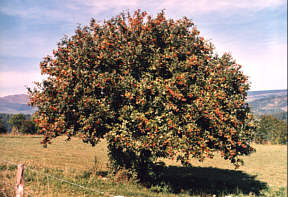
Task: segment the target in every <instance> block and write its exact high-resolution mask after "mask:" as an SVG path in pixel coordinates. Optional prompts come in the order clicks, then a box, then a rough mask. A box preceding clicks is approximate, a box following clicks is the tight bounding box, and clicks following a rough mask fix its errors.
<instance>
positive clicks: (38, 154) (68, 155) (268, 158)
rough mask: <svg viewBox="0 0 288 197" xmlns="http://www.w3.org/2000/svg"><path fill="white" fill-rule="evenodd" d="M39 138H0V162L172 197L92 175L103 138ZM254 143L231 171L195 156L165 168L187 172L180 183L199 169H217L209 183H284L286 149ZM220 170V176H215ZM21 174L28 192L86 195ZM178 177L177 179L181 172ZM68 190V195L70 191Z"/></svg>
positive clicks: (103, 160)
mask: <svg viewBox="0 0 288 197" xmlns="http://www.w3.org/2000/svg"><path fill="white" fill-rule="evenodd" d="M40 141H41V136H15V137H13V136H0V146H1V149H0V164H1V163H2V164H3V161H4V160H8V161H12V162H14V163H17V164H18V163H25V164H26V166H33V167H34V169H36V170H38V171H41V172H48V173H52V174H53V175H55V176H58V175H59V177H62V176H63V177H65V178H66V179H68V180H70V181H72V182H78V183H81V184H82V185H86V186H87V187H93V188H98V189H100V190H102V191H109V192H110V193H113V194H115V193H121V194H122V195H124V194H125V196H176V195H175V194H173V193H169V192H168V190H167V191H165V188H164V191H163V188H159V187H156V188H154V191H157V190H160V191H162V193H153V192H152V190H147V189H146V188H143V187H141V186H139V185H137V184H129V183H127V184H123V183H120V184H117V183H111V182H107V181H106V182H105V181H104V180H103V179H97V178H96V179H95V176H90V174H89V173H88V174H87V172H89V170H90V171H91V169H93V170H95V171H105V170H107V168H106V164H107V162H108V157H107V150H106V143H105V141H103V142H101V143H99V144H98V145H96V147H91V145H89V144H84V143H82V141H81V140H80V139H77V138H72V140H71V141H70V142H65V137H58V138H57V139H55V140H54V141H53V143H52V144H51V145H48V148H43V147H42V145H41V144H40ZM254 147H255V148H256V150H257V152H256V153H254V154H252V155H251V156H248V157H244V161H245V166H242V167H240V169H238V170H237V171H234V166H233V165H232V164H230V163H229V161H225V160H223V159H222V158H220V157H218V156H215V158H214V159H213V160H211V159H207V160H205V161H204V162H203V163H201V162H198V161H196V160H195V161H193V165H194V166H195V168H194V169H192V170H191V171H189V170H188V169H182V168H177V167H171V169H170V172H171V173H172V177H173V173H179V172H180V174H181V173H185V172H187V173H190V174H192V176H190V175H189V176H187V177H182V179H180V180H182V181H186V179H187V178H188V181H189V180H190V179H191V177H192V178H195V177H193V176H198V175H199V177H200V178H199V177H198V179H196V180H202V179H203V177H201V176H202V175H200V174H199V173H202V174H203V176H218V175H219V173H220V177H216V178H218V179H213V178H212V179H211V178H209V180H210V181H211V182H210V183H213V182H214V181H219V180H220V181H221V180H222V179H223V177H227V176H228V178H230V179H232V181H233V180H235V181H236V182H237V181H238V182H239V181H240V182H241V181H242V183H241V184H243V183H244V184H245V181H244V182H243V179H245V178H247V177H248V176H251V177H253V176H256V178H255V180H257V181H259V182H260V183H267V184H268V186H269V187H271V188H274V187H275V188H280V187H287V185H286V184H287V147H286V146H284V145H254ZM165 162H166V164H167V165H170V166H180V164H179V163H177V162H175V161H170V160H166V161H165ZM4 163H5V162H4ZM5 165H6V164H5ZM2 166H3V165H2ZM0 167H1V166H0ZM15 167H16V166H13V165H7V167H6V169H4V170H3V169H2V170H1V169H0V180H1V179H2V183H4V182H5V183H6V184H12V185H13V184H14V181H15V177H13V176H14V175H13V173H14V171H15V169H14V171H13V168H15ZM197 167H201V168H197ZM9 168H10V169H9ZM201 169H202V170H201ZM238 172H239V173H238ZM197 173H198V175H197ZM205 173H206V174H205ZM221 173H222V174H223V177H221ZM79 175H80V176H79ZM238 175H239V176H240V178H239V179H238V178H237V176H238ZM26 177H27V180H28V181H27V182H28V183H29V184H26V189H25V190H26V191H28V192H29V191H31V192H32V194H33V196H89V195H91V193H89V192H85V191H83V190H77V188H75V187H69V186H68V185H65V184H64V185H63V184H62V183H61V182H60V183H58V182H56V181H54V182H52V181H51V180H50V179H47V177H43V176H39V175H35V174H33V172H31V171H30V172H29V171H28V170H27V171H26ZM179 177H180V178H181V175H180V176H179ZM179 177H178V178H179ZM30 179H31V180H30ZM203 180H204V182H206V181H207V180H206V179H203ZM29 181H30V182H29ZM108 181H110V180H108ZM257 181H254V178H253V180H252V182H251V183H253V184H254V183H256V182H257ZM0 182H1V181H0ZM176 182H177V181H176ZM44 183H45V184H44ZM210 183H208V184H210ZM205 184H207V183H205ZM220 184H221V183H220ZM241 184H240V185H241ZM186 186H187V185H185V184H184V185H183V188H184V190H185V187H186ZM235 186H236V187H238V185H235ZM242 186H243V185H242ZM205 187H206V186H205ZM248 187H249V186H248ZM8 188H9V187H8ZM5 189H6V190H7V187H5V186H4V185H3V184H2V185H1V184H0V196H1V191H2V194H3V193H4V194H5V192H6V193H8V194H11V195H13V190H12V191H5ZM152 189H153V188H152ZM236 189H237V188H236ZM244 189H245V188H244ZM8 190H9V189H8ZM182 190H183V189H181V191H182ZM243 191H244V190H243ZM9 192H10V193H9ZM71 192H72V193H73V195H71ZM165 192H166V193H165ZM167 192H168V193H167ZM187 192H188V193H187ZM187 192H186V194H185V192H184V193H183V194H181V193H178V194H177V196H191V194H190V195H189V191H188V190H187ZM7 196H9V195H7ZM92 196H93V195H92ZM101 196H102V195H101ZM104 196H105V195H104ZM197 196H198V195H197ZM233 196H234V195H233ZM276 196H277V195H276Z"/></svg>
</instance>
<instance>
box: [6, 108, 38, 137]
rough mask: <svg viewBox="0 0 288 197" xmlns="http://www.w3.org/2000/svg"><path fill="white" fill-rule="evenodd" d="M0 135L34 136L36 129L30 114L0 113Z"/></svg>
mask: <svg viewBox="0 0 288 197" xmlns="http://www.w3.org/2000/svg"><path fill="white" fill-rule="evenodd" d="M0 133H13V134H16V133H22V134H36V133H37V128H36V126H35V124H34V122H33V121H32V116H31V114H21V113H20V114H6V113H0Z"/></svg>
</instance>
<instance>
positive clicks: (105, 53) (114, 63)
mask: <svg viewBox="0 0 288 197" xmlns="http://www.w3.org/2000/svg"><path fill="white" fill-rule="evenodd" d="M213 50H214V48H213V45H212V44H211V43H209V42H207V41H206V40H205V39H204V38H203V37H201V36H200V35H199V31H198V30H197V27H196V26H195V25H194V24H193V23H192V22H191V21H190V20H189V19H187V18H183V19H181V20H172V19H169V20H168V19H166V18H165V14H164V12H161V13H159V14H158V15H157V17H155V18H152V17H151V16H149V15H147V13H146V12H141V11H139V10H138V11H136V12H135V13H134V14H133V15H130V14H129V13H121V14H120V15H119V16H117V17H115V18H112V19H110V20H108V21H104V22H103V23H102V24H98V23H97V22H96V21H95V20H94V19H92V20H91V23H90V25H89V26H84V27H78V28H77V29H76V31H75V35H73V36H71V37H66V38H64V39H63V40H62V41H61V42H60V43H59V44H58V49H57V50H54V51H53V55H54V56H53V57H51V56H47V57H45V58H44V60H43V61H42V62H41V64H40V67H41V72H42V74H45V75H47V76H48V77H47V79H45V80H44V81H43V82H42V83H37V85H38V88H35V89H33V90H32V89H29V92H30V103H31V105H33V106H37V107H38V111H37V112H36V113H35V115H34V117H36V118H35V119H34V120H35V122H36V124H37V126H38V127H39V128H40V129H41V132H42V133H43V134H44V135H45V137H44V139H43V143H44V144H46V143H49V142H50V140H51V139H52V138H55V137H57V136H59V135H67V136H68V138H70V137H71V136H75V135H77V136H80V137H81V138H82V140H83V142H86V143H91V144H92V145H95V144H96V143H97V142H98V141H99V140H100V139H102V138H106V140H107V141H108V149H109V154H110V159H111V163H112V166H113V168H114V169H115V170H118V169H122V168H126V169H136V171H137V169H141V170H142V171H145V168H149V165H150V164H153V163H154V162H155V161H156V159H157V158H170V159H178V160H180V161H181V162H182V163H183V164H187V165H189V163H190V159H191V158H192V157H193V158H197V159H199V160H203V159H204V158H206V157H209V158H213V155H214V153H215V152H216V151H218V152H220V153H221V155H222V156H223V158H224V159H229V160H230V161H231V162H232V163H234V164H235V165H236V166H238V165H239V164H241V163H242V160H241V159H240V158H239V156H241V155H248V154H249V153H251V152H252V151H253V150H254V149H253V148H252V147H251V146H250V142H251V140H252V139H253V131H254V130H255V125H254V121H253V117H252V115H251V113H250V110H249V107H248V105H247V103H246V102H245V99H246V96H247V90H248V88H249V84H248V82H247V77H246V76H245V75H243V73H242V71H241V67H240V65H238V64H236V63H235V61H234V60H233V59H232V57H231V56H230V55H229V54H224V55H223V56H221V57H219V56H218V55H216V54H215V53H214V52H213Z"/></svg>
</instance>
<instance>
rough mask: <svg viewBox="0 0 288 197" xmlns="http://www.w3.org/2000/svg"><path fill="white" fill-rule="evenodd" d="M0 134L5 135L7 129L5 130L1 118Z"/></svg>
mask: <svg viewBox="0 0 288 197" xmlns="http://www.w3.org/2000/svg"><path fill="white" fill-rule="evenodd" d="M0 133H7V129H6V128H5V126H4V124H3V122H2V119H1V118H0Z"/></svg>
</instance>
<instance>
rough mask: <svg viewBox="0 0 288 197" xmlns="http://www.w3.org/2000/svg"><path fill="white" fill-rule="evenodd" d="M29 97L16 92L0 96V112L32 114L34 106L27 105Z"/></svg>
mask: <svg viewBox="0 0 288 197" xmlns="http://www.w3.org/2000/svg"><path fill="white" fill-rule="evenodd" d="M28 100H29V98H28V96H27V95H26V94H16V95H9V96H4V97H0V113H7V114H18V113H23V114H32V113H34V112H35V110H36V109H35V108H32V107H30V106H28V105H27V102H28Z"/></svg>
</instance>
